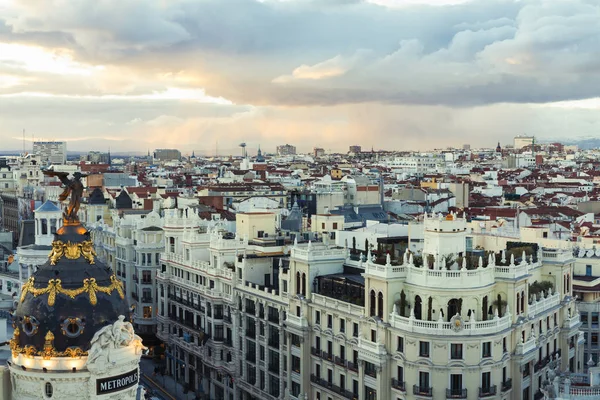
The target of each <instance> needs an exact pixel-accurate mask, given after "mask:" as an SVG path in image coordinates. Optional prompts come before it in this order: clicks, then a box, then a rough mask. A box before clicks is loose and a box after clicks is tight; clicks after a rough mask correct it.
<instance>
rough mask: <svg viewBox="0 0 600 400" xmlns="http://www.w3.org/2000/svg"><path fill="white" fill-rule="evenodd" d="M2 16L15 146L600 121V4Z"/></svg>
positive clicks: (173, 8) (239, 7) (2, 104)
mask: <svg viewBox="0 0 600 400" xmlns="http://www.w3.org/2000/svg"><path fill="white" fill-rule="evenodd" d="M415 3H421V4H415ZM424 3H427V4H424ZM57 9H61V11H60V12H56V10H57ZM0 15H1V16H2V17H0V135H2V138H3V139H4V142H3V147H4V148H5V149H15V150H18V149H21V148H22V146H23V145H22V142H23V138H22V134H21V132H22V130H23V129H25V131H26V135H25V136H26V137H25V140H26V141H27V143H26V145H27V147H28V148H29V147H31V143H30V141H31V140H33V139H35V140H65V141H67V142H68V149H69V150H74V151H84V150H86V149H90V148H93V149H100V150H104V149H108V148H109V147H110V148H111V149H114V150H116V151H138V152H144V151H146V149H149V150H150V151H152V150H153V149H155V148H161V147H173V148H178V149H181V150H182V151H183V153H184V154H185V152H186V149H196V151H199V150H202V149H204V153H205V154H207V155H210V154H211V153H213V152H215V150H214V149H215V145H216V143H217V141H218V142H219V145H218V147H219V148H222V149H223V152H224V153H225V154H228V153H231V154H237V153H236V152H235V150H236V144H237V143H240V142H249V143H256V145H258V144H260V146H261V148H263V149H266V150H267V151H269V152H272V151H274V149H275V147H276V146H277V145H279V144H284V143H290V144H294V145H295V146H297V147H298V151H299V152H303V153H308V152H310V151H311V149H312V148H313V147H314V146H319V147H323V148H325V149H326V150H327V151H329V150H330V149H331V151H333V152H345V151H347V146H348V145H349V144H353V143H356V144H361V145H362V146H363V149H370V148H371V147H374V148H375V149H378V148H392V149H396V150H410V149H416V150H427V149H432V148H436V147H437V148H441V147H446V146H455V147H458V146H460V145H461V144H463V143H470V144H471V145H472V147H475V148H476V147H492V146H493V145H495V143H496V142H497V141H500V142H501V143H510V142H511V141H512V138H513V137H514V136H515V135H517V134H522V133H525V134H531V135H535V136H536V138H539V139H540V140H552V139H565V138H571V137H573V136H576V137H580V136H581V137H582V136H590V135H593V134H595V133H596V132H597V129H598V126H600V116H598V115H597V114H598V113H597V110H598V108H599V107H600V101H599V100H598V97H597V93H598V92H599V86H600V81H599V79H598V76H597V74H596V71H597V66H596V61H595V50H596V48H597V46H596V45H595V43H596V42H597V40H598V38H599V36H600V31H599V30H598V29H597V21H598V17H599V16H600V6H599V5H597V4H594V3H593V2H591V1H583V0H581V1H572V2H569V3H568V4H566V3H555V2H546V1H524V2H508V1H487V0H486V1H433V0H431V1H428V2H415V1H410V2H400V1H391V0H387V1H384V0H378V1H352V0H347V1H343V0H339V1H335V2H327V5H325V4H323V3H321V2H316V1H300V0H297V1H285V2H284V1H275V0H264V1H250V0H244V1H241V0H240V1H235V2H222V1H219V2H217V1H203V2H194V3H189V2H183V1H181V2H179V1H172V2H168V3H164V4H152V3H145V2H144V3H135V4H132V3H128V2H121V3H114V4H108V3H106V4H104V3H103V4H96V2H88V1H81V2H78V3H77V4H76V5H73V6H72V7H70V8H69V9H65V8H64V7H62V6H61V5H60V2H43V3H34V4H32V3H27V2H20V1H13V0H0ZM216 15H217V16H219V18H214V16H216ZM231 144H233V145H231ZM226 149H229V151H227V150H226ZM190 153H191V150H190ZM219 153H221V152H220V151H219Z"/></svg>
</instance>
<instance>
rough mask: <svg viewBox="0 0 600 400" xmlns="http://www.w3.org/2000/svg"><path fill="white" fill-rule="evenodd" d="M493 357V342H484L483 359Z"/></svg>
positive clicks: (482, 348) (482, 347) (482, 346)
mask: <svg viewBox="0 0 600 400" xmlns="http://www.w3.org/2000/svg"><path fill="white" fill-rule="evenodd" d="M491 356H492V342H483V344H482V345H481V357H483V358H487V357H491Z"/></svg>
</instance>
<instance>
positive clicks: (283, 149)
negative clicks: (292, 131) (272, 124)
mask: <svg viewBox="0 0 600 400" xmlns="http://www.w3.org/2000/svg"><path fill="white" fill-rule="evenodd" d="M277 154H278V155H280V156H293V155H295V154H296V146H292V145H291V144H282V145H280V146H277Z"/></svg>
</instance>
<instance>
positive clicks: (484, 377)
mask: <svg viewBox="0 0 600 400" xmlns="http://www.w3.org/2000/svg"><path fill="white" fill-rule="evenodd" d="M491 387H492V373H491V372H484V373H482V374H481V389H482V392H483V393H489V392H490V389H491Z"/></svg>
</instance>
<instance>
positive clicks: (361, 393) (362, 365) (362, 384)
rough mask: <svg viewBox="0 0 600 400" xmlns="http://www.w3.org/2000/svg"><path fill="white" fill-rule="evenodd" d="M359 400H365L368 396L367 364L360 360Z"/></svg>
mask: <svg viewBox="0 0 600 400" xmlns="http://www.w3.org/2000/svg"><path fill="white" fill-rule="evenodd" d="M358 385H359V386H358V398H359V399H364V398H365V397H366V396H367V394H366V393H365V362H364V360H358Z"/></svg>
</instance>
